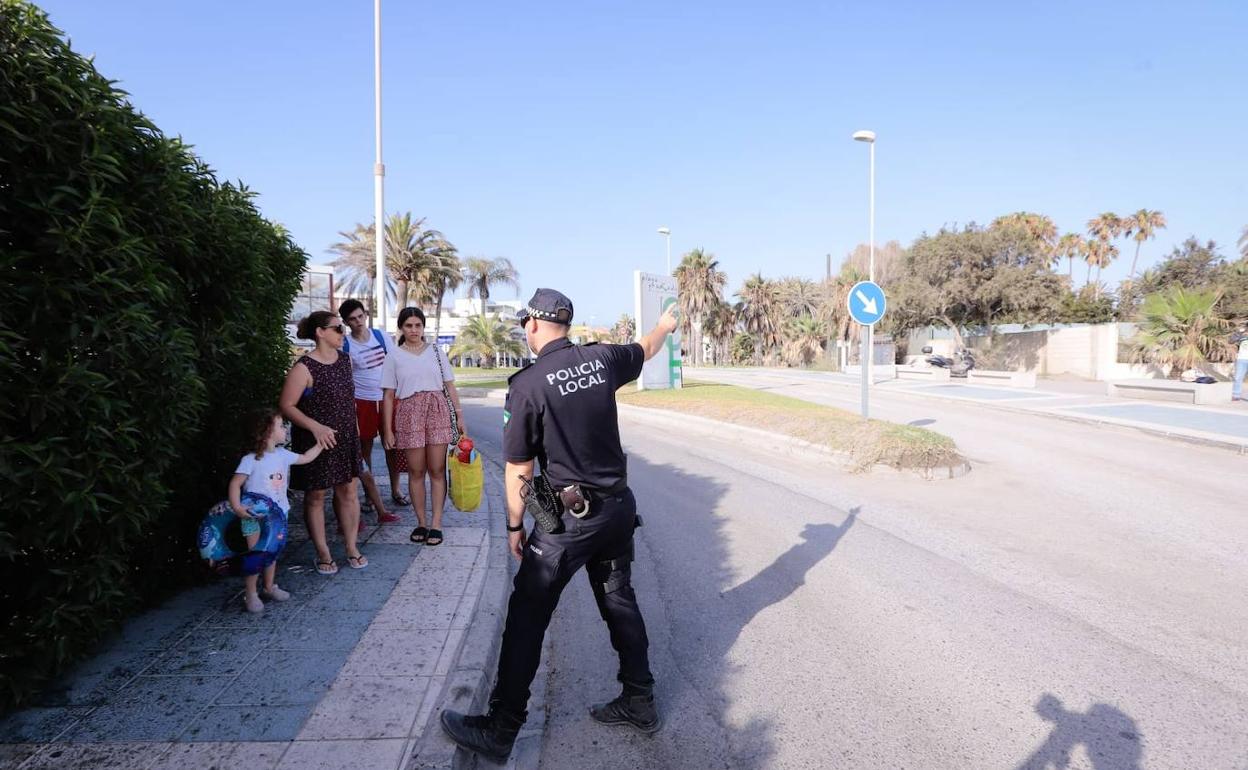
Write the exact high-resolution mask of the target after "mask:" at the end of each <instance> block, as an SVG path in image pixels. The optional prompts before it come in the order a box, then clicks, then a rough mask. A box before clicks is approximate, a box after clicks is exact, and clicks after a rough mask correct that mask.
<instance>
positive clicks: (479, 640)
mask: <svg viewBox="0 0 1248 770" xmlns="http://www.w3.org/2000/svg"><path fill="white" fill-rule="evenodd" d="M464 395H466V394H464ZM485 468H486V489H485V494H486V504H487V509H486V510H487V512H488V513H489V514H490V526H489V530H488V532H487V538H488V543H487V547H486V569H485V579H484V580H483V581H482V584H481V593H480V594H479V596H478V597H477V603H476V607H475V609H474V610H473V614H472V622H471V623H470V624H469V626H468V630H467V632H466V633H465V634H464V641H463V644H462V646H461V647H460V649H459V654H458V656H457V658H456V661H455V664H454V665H453V666H452V668H451V671H450V673H449V674H448V676H447V677H446V682H445V685H444V686H443V690H442V692H441V694H440V695H439V697H438V700H437V703H438V705H437V706H436V707H435V709H434V712H435V713H434V716H433V718H431V719H430V720H429V722H428V724H427V725H426V726H425V730H424V732H423V733H422V734H421V736H420V738H419V739H418V741H417V743H416V747H415V750H414V751H413V752H412V756H411V759H410V761H409V762H408V764H407V765H406V770H435V768H436V769H437V770H444V769H445V768H472V767H477V762H478V758H477V757H476V756H474V755H472V754H469V753H468V752H465V751H462V750H460V749H459V748H458V747H457V746H456V745H455V744H454V743H453V742H452V741H451V740H450V739H449V738H447V737H446V734H445V733H444V732H443V731H442V725H441V722H440V719H439V718H438V715H439V714H440V713H441V712H442V711H443V710H444V709H454V710H456V711H461V712H471V713H479V712H481V711H483V710H484V709H485V707H486V701H487V699H488V698H489V693H490V688H491V686H492V685H493V679H494V671H495V668H496V666H497V663H498V652H499V646H500V643H501V641H502V631H503V621H504V619H505V618H506V615H507V606H506V602H507V596H508V591H509V588H510V582H511V577H512V574H513V571H514V567H513V566H512V559H511V558H510V554H509V553H508V552H507V532H506V528H505V525H506V520H507V519H506V516H504V515H499V516H494V514H496V513H501V512H502V511H503V507H502V506H503V489H502V471H501V467H499V466H498V465H497V464H496V463H495V462H494V461H492V460H487V461H486V464H485ZM483 766H485V767H497V765H495V764H493V763H488V762H487V763H483Z"/></svg>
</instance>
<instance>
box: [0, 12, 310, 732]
mask: <svg viewBox="0 0 1248 770" xmlns="http://www.w3.org/2000/svg"><path fill="white" fill-rule="evenodd" d="M306 262H307V255H306V254H305V253H304V252H303V251H302V250H301V249H299V248H298V247H297V246H296V245H295V244H294V243H293V242H292V241H291V239H290V238H289V237H288V236H287V234H286V233H285V232H284V231H283V230H282V229H281V228H280V227H278V226H275V225H273V224H271V223H269V222H267V221H266V220H264V219H263V218H262V217H261V216H260V214H259V213H258V212H257V211H256V208H255V206H254V205H253V203H252V201H251V194H250V193H248V192H247V190H246V189H245V188H243V187H241V186H234V185H230V184H222V183H219V182H218V181H217V180H216V178H215V177H214V175H213V173H212V171H211V170H210V169H209V168H208V167H207V166H205V165H204V164H203V162H202V161H200V160H199V159H198V158H196V157H195V156H194V155H193V154H191V152H190V150H189V148H188V147H187V146H186V145H184V144H182V143H181V142H180V141H179V140H178V139H173V138H169V137H166V136H164V135H163V134H162V133H161V132H160V131H159V130H158V129H157V128H156V127H155V126H154V125H152V124H151V123H150V122H149V121H148V120H147V119H146V118H145V117H143V115H141V114H140V113H139V112H137V111H136V110H135V109H134V108H133V107H132V106H131V105H130V104H129V102H128V101H127V98H126V95H125V93H124V92H122V91H119V90H118V89H116V88H115V87H114V85H113V83H112V82H110V81H109V80H107V79H105V78H104V77H102V76H101V75H100V74H99V73H97V72H96V70H95V68H94V66H93V65H92V63H91V62H90V61H89V60H87V59H85V58H83V57H82V56H79V55H77V54H75V53H74V52H72V51H71V50H70V47H69V45H68V44H67V43H66V42H65V41H64V40H63V39H62V37H61V33H60V31H59V30H56V29H55V28H53V27H52V26H51V24H50V23H49V22H48V20H47V18H46V16H45V15H44V13H43V12H42V11H40V10H38V9H37V8H35V7H33V6H31V5H29V4H26V3H21V2H16V1H15V0H0V296H3V298H4V299H3V302H2V303H0V607H3V608H4V612H5V615H6V620H7V621H8V622H7V623H6V624H5V626H4V628H3V630H0V675H2V679H3V685H2V686H0V710H2V709H7V708H10V707H12V706H14V705H16V704H20V703H22V702H23V701H25V700H27V699H28V698H29V697H30V696H31V694H32V693H34V692H36V691H37V690H38V688H39V687H41V686H42V685H44V684H46V683H47V682H48V680H49V678H51V677H53V676H55V675H56V674H57V673H58V672H60V671H61V670H62V669H64V668H65V666H66V665H67V664H68V663H69V662H71V661H72V660H74V659H75V658H76V657H80V656H82V655H84V654H86V653H88V652H89V651H90V650H91V648H92V646H93V644H94V643H95V642H96V641H97V640H98V639H99V638H100V637H101V636H102V635H103V634H105V633H106V632H107V631H108V630H110V629H111V628H114V627H116V625H117V624H118V622H119V621H120V620H121V619H122V618H123V617H124V616H125V615H126V614H127V613H129V612H132V611H134V610H135V609H136V608H138V607H140V606H142V605H143V604H146V603H150V602H152V601H154V600H156V599H159V598H161V597H162V596H164V595H167V594H168V593H169V592H171V591H173V590H176V589H177V588H179V587H181V586H184V585H186V584H187V583H188V582H191V581H194V580H196V579H198V578H199V576H200V572H199V570H198V566H197V564H196V559H195V556H194V534H195V529H196V524H197V523H198V521H199V519H200V517H201V516H202V515H203V512H204V511H205V510H206V509H207V507H208V506H209V505H211V504H212V503H213V502H214V501H215V500H217V499H220V498H221V497H223V496H224V494H225V482H226V479H228V477H229V473H230V471H231V470H233V464H234V463H235V462H237V460H238V457H239V456H240V454H241V452H240V447H241V426H240V424H239V423H240V420H239V416H240V414H241V413H243V412H245V411H247V410H249V409H252V408H255V407H257V406H266V405H276V401H277V393H278V390H279V388H280V385H281V380H282V377H283V375H284V373H285V370H286V367H287V366H288V363H289V347H288V345H287V342H286V337H285V330H284V325H285V319H286V313H287V312H288V310H289V308H290V305H291V301H292V299H293V297H294V294H295V292H296V290H297V289H298V286H299V277H300V275H301V273H302V270H303V268H304V266H305V264H306Z"/></svg>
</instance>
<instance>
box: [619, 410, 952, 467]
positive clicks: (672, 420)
mask: <svg viewBox="0 0 1248 770" xmlns="http://www.w3.org/2000/svg"><path fill="white" fill-rule="evenodd" d="M619 409H620V414H623V415H628V417H629V418H630V419H634V420H636V421H638V422H641V423H645V424H648V425H653V426H655V427H660V428H666V429H677V430H680V431H681V432H682V433H686V434H687V433H689V432H690V431H691V430H693V431H694V432H698V433H701V434H703V435H707V436H712V437H715V438H721V439H728V440H730V441H743V442H748V443H749V444H751V445H753V446H765V447H768V451H769V452H770V453H773V454H774V453H780V454H783V455H785V456H787V457H794V458H797V457H809V456H810V454H811V453H814V454H817V455H822V456H824V457H827V458H829V459H833V460H836V461H838V462H840V463H842V464H843V465H847V466H852V458H851V456H850V454H849V453H848V452H839V451H837V450H834V449H830V448H829V447H826V446H824V445H822V444H815V443H813V442H810V441H805V440H803V439H800V438H794V437H792V436H782V435H780V434H777V433H774V432H772V431H766V430H763V429H761V428H751V427H749V426H748V425H737V424H735V423H730V422H722V421H720V420H712V419H710V418H707V417H698V416H696V415H689V414H682V413H680V412H673V411H670V410H666V409H650V408H647V407H643V406H634V405H632V404H619ZM870 470H871V471H891V472H894V473H909V474H912V475H915V476H918V477H919V478H921V479H924V480H927V481H938V480H941V479H956V478H960V477H962V476H965V475H966V474H968V473H970V472H971V464H970V463H969V462H965V461H964V462H962V463H961V464H959V465H953V466H947V467H938V468H913V469H898V468H894V467H893V466H891V465H885V464H883V463H877V464H875V465H873V466H871V468H870Z"/></svg>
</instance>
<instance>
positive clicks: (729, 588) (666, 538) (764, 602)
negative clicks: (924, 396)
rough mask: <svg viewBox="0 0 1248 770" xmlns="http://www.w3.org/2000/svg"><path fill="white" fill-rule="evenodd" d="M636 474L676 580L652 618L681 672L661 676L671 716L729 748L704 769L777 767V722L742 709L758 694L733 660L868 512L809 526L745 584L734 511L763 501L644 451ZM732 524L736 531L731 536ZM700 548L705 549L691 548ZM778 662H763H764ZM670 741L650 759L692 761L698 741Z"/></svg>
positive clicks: (653, 542) (762, 522)
mask: <svg viewBox="0 0 1248 770" xmlns="http://www.w3.org/2000/svg"><path fill="white" fill-rule="evenodd" d="M629 476H630V478H631V479H633V480H634V489H635V490H636V491H637V494H638V499H639V510H640V511H641V512H642V514H643V516H645V517H646V526H645V527H643V528H642V529H641V530H639V531H638V532H639V535H640V536H641V537H643V538H644V540H645V543H646V545H647V547H648V550H649V551H650V553H651V556H652V558H653V560H654V566H655V570H656V572H657V573H658V575H659V580H660V581H661V582H662V583H663V584H664V585H665V586H666V590H665V591H664V592H663V593H664V597H663V599H664V605H665V607H664V612H663V613H662V614H659V613H653V612H652V613H651V614H652V615H654V616H655V617H654V618H653V621H652V622H653V623H655V624H657V623H666V624H667V628H666V629H665V631H666V635H667V636H669V637H670V638H669V640H667V645H668V649H669V650H670V654H671V656H672V658H673V659H674V660H673V663H674V665H675V668H676V671H675V672H668V673H667V675H666V677H665V678H664V679H661V681H660V696H661V698H662V699H663V702H664V704H665V706H666V707H667V708H670V709H672V710H673V711H674V712H677V713H672V712H669V714H670V715H671V716H672V717H673V724H672V727H673V728H679V727H680V723H681V722H686V727H687V728H688V729H690V730H691V731H692V732H694V734H697V733H699V732H702V734H703V735H706V734H707V733H711V734H717V737H718V739H719V741H718V743H719V744H720V745H719V746H718V747H717V750H716V751H714V752H710V753H712V754H715V755H717V756H703V757H702V759H703V760H705V761H704V762H700V764H699V766H702V767H713V766H714V767H718V766H721V764H722V766H724V767H731V768H750V767H766V766H769V765H771V764H772V763H773V759H774V756H775V754H776V750H777V746H776V737H775V735H774V721H773V720H772V719H771V718H768V717H767V716H754V715H751V716H750V717H749V718H748V721H746V720H743V719H742V718H741V716H739V714H736V713H734V712H737V711H738V710H739V709H741V708H742V707H743V706H748V697H747V698H746V699H745V701H743V693H742V691H741V686H740V675H741V673H742V672H741V670H740V669H741V666H739V665H737V664H734V663H732V662H731V656H730V654H731V652H732V649H733V647H734V646H735V645H736V644H737V641H738V639H739V638H740V637H741V635H742V633H743V632H744V631H745V629H746V628H747V627H749V626H750V624H751V623H752V622H754V620H755V618H757V617H758V616H759V614H760V613H762V612H763V611H765V610H766V609H767V608H769V607H773V606H776V605H779V604H782V603H783V602H785V601H786V600H787V599H789V597H790V596H792V595H793V593H794V592H795V591H797V590H798V589H799V588H800V587H801V586H802V585H804V584H805V582H806V577H807V574H808V573H809V572H810V570H811V569H812V568H814V567H815V566H816V565H817V564H819V562H821V561H822V560H823V559H824V558H825V557H827V556H828V555H829V554H830V553H831V552H832V551H833V550H834V549H835V548H836V547H837V545H838V544H839V543H840V541H841V539H842V538H843V537H844V536H845V534H846V533H847V532H848V531H849V530H850V529H851V528H852V527H853V526H854V523H855V522H856V521H857V516H858V509H856V508H855V509H853V510H851V511H849V512H848V513H847V514H845V518H844V519H843V521H842V522H841V523H839V524H834V523H809V524H806V525H805V526H804V528H803V529H802V530H801V531H800V533H798V535H797V538H796V540H795V541H793V542H792V543H791V544H789V545H788V547H787V549H786V550H784V551H783V552H782V553H780V555H779V556H777V557H776V558H775V560H774V561H772V562H771V563H769V564H767V566H765V567H764V568H762V569H761V570H759V571H758V572H757V573H755V574H753V575H752V576H750V577H748V578H747V579H746V580H744V582H738V580H739V579H740V576H739V575H738V574H734V571H733V568H732V563H733V561H734V559H733V558H732V556H731V554H732V550H731V549H730V541H731V540H732V539H733V538H734V537H735V538H739V537H740V536H741V534H742V532H741V525H742V517H740V516H731V517H730V516H726V515H724V512H725V511H733V510H737V509H740V508H741V507H742V506H751V507H758V506H759V503H760V501H758V500H756V499H753V498H752V497H751V498H747V497H738V496H737V495H741V494H743V493H741V492H735V493H734V491H733V490H732V489H731V488H730V486H729V485H728V484H725V483H724V482H722V481H721V480H720V479H719V478H708V477H706V476H701V475H697V474H692V473H689V472H686V471H684V470H680V469H678V468H676V467H673V466H671V465H663V464H656V463H648V462H646V461H645V460H642V459H641V458H640V457H638V456H637V455H633V456H631V457H630V458H629ZM776 494H777V496H778V497H777V499H773V500H769V501H768V504H769V505H774V506H776V507H777V508H788V509H798V508H800V507H802V506H805V505H809V504H810V503H811V501H810V500H809V498H806V497H804V496H802V495H800V494H797V493H793V492H790V491H788V490H777V491H776ZM820 507H821V508H823V506H820ZM826 513H827V510H826V508H823V510H822V511H821V512H820V514H819V515H820V517H822V518H826ZM757 514H758V525H757V526H758V527H759V529H757V530H753V531H755V532H761V531H764V529H765V528H766V527H768V523H767V521H766V515H767V514H766V512H765V511H764V510H758V511H757ZM728 527H732V531H731V532H730V531H727V528H728ZM747 536H748V535H747ZM691 546H692V547H694V548H695V549H696V554H695V553H690V547H691ZM646 598H649V599H650V600H651V601H653V600H654V599H655V598H656V597H643V603H644V602H645V601H646ZM648 619H649V616H648ZM776 663H777V661H774V660H771V661H768V660H762V661H758V663H757V665H762V666H767V665H774V664H776ZM753 665H754V664H753V663H751V666H753ZM672 674H676V675H675V676H673V675H672ZM681 711H683V712H684V713H679V712H681ZM753 711H755V712H757V710H753ZM699 712H700V713H699ZM676 731H677V730H672V731H671V732H672V733H675V732H676ZM668 739H669V740H671V741H672V743H671V745H670V746H664V747H662V748H660V747H659V746H653V747H652V749H651V751H652V752H653V753H650V754H649V756H648V757H646V759H648V760H649V761H650V762H653V763H655V765H654V766H672V767H674V766H679V765H680V764H681V761H682V760H683V761H684V762H688V760H689V756H688V750H689V744H688V743H687V742H682V740H681V739H680V738H679V737H678V736H673V735H672V734H671V733H669V735H668ZM696 742H697V741H696V740H695V743H696ZM656 750H657V751H656ZM669 752H670V753H669ZM673 763H674V764H673ZM685 766H689V765H685Z"/></svg>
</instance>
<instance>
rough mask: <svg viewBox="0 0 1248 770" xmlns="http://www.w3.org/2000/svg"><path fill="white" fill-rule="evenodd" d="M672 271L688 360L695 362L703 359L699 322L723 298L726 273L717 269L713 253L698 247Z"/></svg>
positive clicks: (701, 331)
mask: <svg viewBox="0 0 1248 770" xmlns="http://www.w3.org/2000/svg"><path fill="white" fill-rule="evenodd" d="M672 274H673V275H674V276H676V292H677V295H678V296H679V298H680V310H681V313H683V314H684V325H685V338H686V339H688V340H689V351H690V354H689V355H690V361H691V362H692V363H693V364H694V365H695V366H696V365H698V364H700V363H701V362H702V337H703V334H704V331H703V328H702V323H703V321H704V320H705V319H706V314H707V312H708V311H709V310H710V309H711V308H713V307H715V305H716V303H718V302H720V301H722V297H723V293H724V286H725V285H726V284H727V282H728V276H727V275H725V274H724V273H723V272H722V271H721V270H720V269H719V262H718V261H716V259H715V255H714V254H711V253H709V252H707V251H704V250H703V249H700V248H698V249H694V250H693V251H690V252H689V253H688V254H686V255H685V256H684V257H682V258H681V260H680V264H679V265H677V266H676V269H675V270H674V271H673V273H672Z"/></svg>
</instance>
